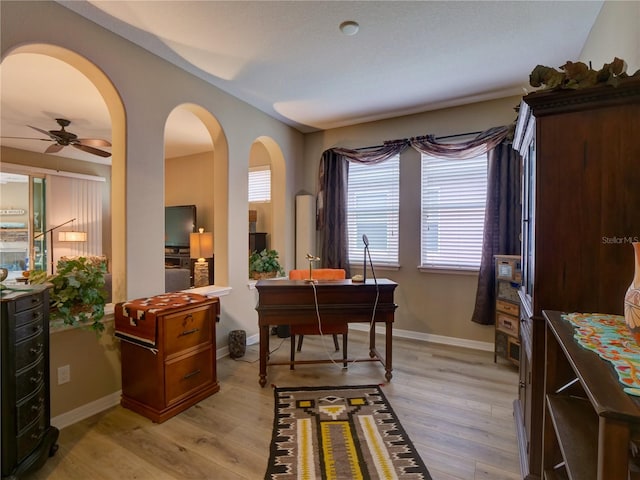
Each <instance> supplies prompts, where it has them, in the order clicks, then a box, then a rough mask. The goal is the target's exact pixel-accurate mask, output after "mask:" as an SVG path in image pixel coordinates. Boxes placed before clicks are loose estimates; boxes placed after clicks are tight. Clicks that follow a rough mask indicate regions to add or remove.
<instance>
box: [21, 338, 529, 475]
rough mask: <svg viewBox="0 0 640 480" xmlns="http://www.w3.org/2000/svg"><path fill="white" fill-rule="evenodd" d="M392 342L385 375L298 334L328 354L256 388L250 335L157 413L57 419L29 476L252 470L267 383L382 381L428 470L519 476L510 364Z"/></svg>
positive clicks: (265, 435) (359, 348)
mask: <svg viewBox="0 0 640 480" xmlns="http://www.w3.org/2000/svg"><path fill="white" fill-rule="evenodd" d="M366 335H367V334H366V333H364V332H359V331H350V333H349V356H350V358H367V357H368V351H367V347H366V343H365V342H366V338H367V337H366ZM289 341H290V340H289V339H280V338H278V337H273V336H272V337H271V348H272V350H273V349H277V350H276V351H275V352H273V353H272V358H274V359H276V358H277V359H287V358H288V355H289ZM278 347H279V348H278ZM393 351H394V363H393V366H394V370H393V379H392V380H391V382H388V383H386V382H385V380H384V368H383V367H382V365H380V364H379V363H374V362H363V363H352V364H350V365H349V367H348V369H346V370H343V369H342V365H341V364H340V363H339V361H340V359H341V353H340V352H334V351H333V340H332V339H331V337H330V336H327V337H325V338H321V337H315V336H308V337H306V338H305V340H304V346H303V349H302V352H301V353H299V354H298V357H297V358H298V359H308V358H312V357H314V356H318V357H326V354H327V352H330V353H331V354H332V356H333V358H334V359H335V360H336V362H338V363H336V364H335V365H334V364H324V365H322V364H320V365H297V366H296V369H295V370H293V371H291V370H289V368H288V367H287V366H275V367H270V368H269V371H268V374H269V377H268V379H267V386H266V387H265V388H260V386H259V385H258V362H257V359H258V345H251V346H248V347H247V352H246V354H245V356H244V357H242V358H241V359H238V360H232V359H230V358H228V357H226V358H223V359H220V360H219V361H218V378H219V381H220V385H221V389H220V392H218V393H216V394H214V395H213V396H211V397H209V398H207V399H205V400H203V401H202V402H200V403H199V404H197V405H195V406H194V407H192V408H190V409H189V410H187V411H185V412H183V413H181V414H179V415H177V416H176V417H173V418H171V419H169V420H168V421H166V422H165V423H162V424H159V425H158V424H154V423H152V422H151V421H149V420H147V419H146V418H144V417H142V416H140V415H137V414H135V413H133V412H131V411H129V410H126V409H124V408H122V407H120V406H116V407H113V408H111V409H109V410H107V411H105V412H102V413H100V414H98V415H95V416H93V417H91V418H88V419H86V420H83V421H82V422H79V423H76V424H75V425H71V426H69V427H67V428H64V429H63V430H62V431H61V432H60V438H59V446H60V448H59V450H58V452H57V453H56V455H55V456H54V457H52V458H50V459H49V460H48V461H47V463H46V464H45V465H44V466H43V467H42V469H41V470H39V471H37V472H35V473H34V474H32V475H30V476H29V477H28V480H39V479H50V480H58V479H60V480H62V479H64V480H75V479H78V480H85V479H91V480H94V479H95V480H103V479H105V480H107V479H109V480H129V479H139V480H147V479H150V480H151V479H153V480H161V479H167V480H186V479H194V480H200V479H215V480H235V479H249V480H258V479H262V478H264V473H265V470H266V466H267V460H268V456H269V444H270V439H271V430H272V425H273V410H274V406H273V390H272V388H271V387H270V385H277V386H279V387H286V386H307V385H318V386H325V385H328V386H330V385H349V384H351V385H364V384H380V383H385V385H384V387H383V391H384V393H385V395H386V396H387V398H388V400H389V402H390V403H391V406H392V407H393V409H394V411H395V412H396V414H397V415H398V417H399V418H400V421H401V422H402V425H403V427H404V428H405V430H406V431H407V433H408V435H409V437H410V438H411V440H412V441H413V443H414V445H415V447H416V449H417V450H418V452H419V453H420V455H421V456H422V459H423V460H424V462H425V464H426V465H427V467H428V468H429V471H430V472H431V475H432V477H433V478H434V480H454V479H456V480H461V479H463V480H471V479H473V480H489V479H490V480H516V479H520V478H521V477H520V470H519V468H520V467H519V460H518V452H517V441H516V435H515V427H514V420H513V412H512V402H513V400H514V399H515V398H516V396H517V388H518V387H517V384H518V375H517V370H516V368H515V367H513V366H512V365H510V364H508V363H506V362H505V361H501V360H498V363H497V364H496V363H494V362H493V353H491V352H480V351H476V350H468V349H464V348H458V347H451V346H443V345H437V344H430V343H425V342H419V341H414V340H407V339H394V345H393ZM345 480H347V479H345Z"/></svg>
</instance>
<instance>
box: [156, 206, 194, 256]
mask: <svg viewBox="0 0 640 480" xmlns="http://www.w3.org/2000/svg"><path fill="white" fill-rule="evenodd" d="M195 231H196V206H195V205H176V206H172V207H164V246H165V247H168V248H189V234H190V233H193V232H195Z"/></svg>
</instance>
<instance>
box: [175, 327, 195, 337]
mask: <svg viewBox="0 0 640 480" xmlns="http://www.w3.org/2000/svg"><path fill="white" fill-rule="evenodd" d="M199 330H200V329H199V328H192V329H191V330H184V331H183V332H181V333H180V335H178V336H179V337H183V336H185V335H191V334H192V333H196V332H197V331H199Z"/></svg>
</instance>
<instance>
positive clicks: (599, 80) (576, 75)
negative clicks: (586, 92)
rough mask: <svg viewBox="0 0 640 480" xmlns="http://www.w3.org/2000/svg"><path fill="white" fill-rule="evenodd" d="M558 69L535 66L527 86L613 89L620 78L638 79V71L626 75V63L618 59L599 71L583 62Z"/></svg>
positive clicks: (551, 88) (571, 63) (544, 88)
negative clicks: (599, 86) (605, 87)
mask: <svg viewBox="0 0 640 480" xmlns="http://www.w3.org/2000/svg"><path fill="white" fill-rule="evenodd" d="M559 68H560V69H561V70H562V71H558V70H556V69H555V68H552V67H545V66H544V65H538V66H536V68H534V69H533V71H532V72H531V75H529V84H530V85H531V86H532V87H543V88H542V89H543V90H554V89H556V90H557V89H567V90H577V89H580V88H589V87H594V86H596V85H602V84H604V85H612V86H614V87H615V86H617V85H618V83H619V81H620V79H621V78H630V77H640V70H638V71H637V72H636V73H634V74H633V75H628V74H627V73H626V71H627V62H625V61H624V60H622V59H620V58H618V57H615V58H614V59H613V61H612V62H611V63H605V64H604V65H603V66H602V68H601V69H600V70H593V69H592V68H591V66H590V65H589V66H587V64H585V63H583V62H570V61H568V62H567V63H565V64H564V65H562V66H561V67H559Z"/></svg>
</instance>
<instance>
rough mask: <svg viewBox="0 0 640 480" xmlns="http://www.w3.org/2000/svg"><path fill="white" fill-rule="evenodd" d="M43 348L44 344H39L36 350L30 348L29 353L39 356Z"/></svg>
mask: <svg viewBox="0 0 640 480" xmlns="http://www.w3.org/2000/svg"><path fill="white" fill-rule="evenodd" d="M43 348H44V343H39V344H38V348H34V347H31V348H30V349H29V352H30V353H31V354H33V355H40V354H41V353H42V349H43Z"/></svg>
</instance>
